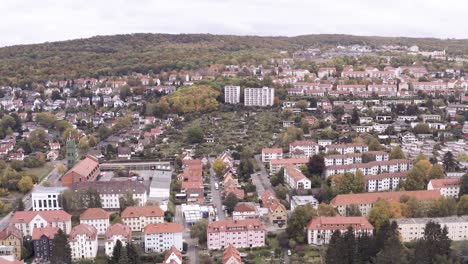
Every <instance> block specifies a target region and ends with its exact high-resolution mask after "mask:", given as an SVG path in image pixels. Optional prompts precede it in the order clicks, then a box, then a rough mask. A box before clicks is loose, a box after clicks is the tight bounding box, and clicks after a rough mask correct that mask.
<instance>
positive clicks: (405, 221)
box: [390, 215, 468, 242]
mask: <svg viewBox="0 0 468 264" xmlns="http://www.w3.org/2000/svg"><path fill="white" fill-rule="evenodd" d="M390 221H395V222H396V223H397V224H398V231H399V233H400V237H401V240H402V241H403V242H411V241H415V240H418V239H422V238H424V231H425V229H426V225H427V223H429V222H434V223H437V224H439V225H440V226H441V227H446V228H447V236H448V239H450V240H452V241H463V240H467V239H468V216H466V215H463V216H448V217H436V218H433V217H424V218H401V219H390Z"/></svg>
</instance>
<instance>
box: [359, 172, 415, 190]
mask: <svg viewBox="0 0 468 264" xmlns="http://www.w3.org/2000/svg"><path fill="white" fill-rule="evenodd" d="M406 174H408V172H407V171H402V172H393V173H381V174H378V175H370V176H368V177H366V179H367V191H368V192H382V191H390V190H394V189H396V187H397V186H398V184H399V183H400V181H402V180H404V179H405V178H406Z"/></svg>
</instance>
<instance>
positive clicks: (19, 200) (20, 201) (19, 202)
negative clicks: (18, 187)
mask: <svg viewBox="0 0 468 264" xmlns="http://www.w3.org/2000/svg"><path fill="white" fill-rule="evenodd" d="M16 211H24V202H23V199H22V198H21V197H18V198H17V199H16Z"/></svg>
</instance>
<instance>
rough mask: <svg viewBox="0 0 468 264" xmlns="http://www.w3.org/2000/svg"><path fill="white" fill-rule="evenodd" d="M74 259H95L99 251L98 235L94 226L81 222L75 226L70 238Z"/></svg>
mask: <svg viewBox="0 0 468 264" xmlns="http://www.w3.org/2000/svg"><path fill="white" fill-rule="evenodd" d="M68 243H69V244H70V248H71V256H72V260H74V261H78V260H80V259H94V258H95V257H96V255H97V251H98V236H97V230H96V228H95V227H94V226H90V225H86V224H79V225H77V226H75V227H74V228H73V230H72V231H71V233H70V237H69V238H68Z"/></svg>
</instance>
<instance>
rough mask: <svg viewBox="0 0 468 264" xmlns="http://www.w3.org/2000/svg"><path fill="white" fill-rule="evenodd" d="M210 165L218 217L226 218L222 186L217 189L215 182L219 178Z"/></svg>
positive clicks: (212, 192) (214, 202) (212, 189)
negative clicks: (222, 199)
mask: <svg viewBox="0 0 468 264" xmlns="http://www.w3.org/2000/svg"><path fill="white" fill-rule="evenodd" d="M213 161H214V159H213V158H210V163H211V165H212V166H213ZM212 166H210V185H211V195H212V196H213V206H215V207H216V208H218V217H219V220H223V219H224V211H223V202H222V201H221V189H222V188H221V186H219V190H216V186H215V183H216V182H218V178H217V177H216V174H215V172H214V170H213V168H212Z"/></svg>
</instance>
